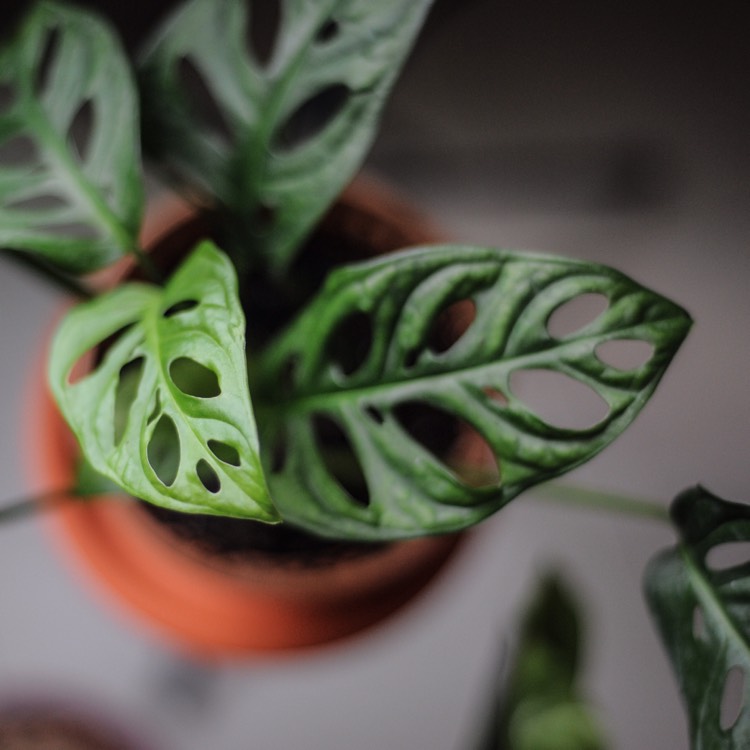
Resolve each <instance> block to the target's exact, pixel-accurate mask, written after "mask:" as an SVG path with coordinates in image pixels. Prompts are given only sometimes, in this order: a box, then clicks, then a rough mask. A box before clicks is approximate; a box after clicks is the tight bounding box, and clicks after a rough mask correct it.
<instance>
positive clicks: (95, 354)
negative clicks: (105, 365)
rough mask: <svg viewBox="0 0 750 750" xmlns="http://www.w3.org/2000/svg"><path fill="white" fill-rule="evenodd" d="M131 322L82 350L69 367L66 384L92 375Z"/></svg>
mask: <svg viewBox="0 0 750 750" xmlns="http://www.w3.org/2000/svg"><path fill="white" fill-rule="evenodd" d="M132 327H133V324H132V323H129V324H128V325H126V326H123V327H122V328H120V329H118V330H117V331H115V332H114V333H113V334H112V335H111V336H108V337H107V338H106V339H105V340H104V341H101V342H99V343H98V344H97V345H96V346H92V347H91V349H89V350H88V351H86V352H84V353H83V354H82V355H81V356H80V357H79V358H78V359H77V360H76V361H75V363H74V364H73V367H71V368H70V372H69V373H68V377H67V378H66V381H67V383H68V385H75V384H76V383H79V382H80V381H81V380H83V379H84V378H86V377H88V376H89V375H92V374H93V373H94V372H96V370H97V369H98V368H99V365H101V363H102V362H103V361H104V357H105V356H106V353H107V351H108V350H109V349H111V348H112V347H113V346H114V345H115V344H116V343H117V342H118V341H119V340H120V339H121V338H122V337H123V336H124V335H125V334H126V333H127V332H128V331H129V330H130V329H131V328H132Z"/></svg>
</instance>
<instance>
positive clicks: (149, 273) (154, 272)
mask: <svg viewBox="0 0 750 750" xmlns="http://www.w3.org/2000/svg"><path fill="white" fill-rule="evenodd" d="M130 252H131V254H132V255H133V257H134V258H135V260H136V262H137V263H138V265H139V266H140V268H141V270H142V271H143V273H145V274H146V277H147V278H148V280H149V281H152V282H153V283H154V284H161V283H162V282H163V281H164V276H163V275H162V273H161V271H159V269H158V268H157V267H156V265H155V264H154V261H153V260H152V258H151V256H150V255H149V254H148V253H144V252H143V250H142V249H141V248H140V247H134V248H133V249H132V250H131V251H130Z"/></svg>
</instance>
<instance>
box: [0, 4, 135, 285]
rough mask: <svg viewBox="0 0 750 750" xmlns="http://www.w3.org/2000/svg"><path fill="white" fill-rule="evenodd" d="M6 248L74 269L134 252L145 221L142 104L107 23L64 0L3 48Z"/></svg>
mask: <svg viewBox="0 0 750 750" xmlns="http://www.w3.org/2000/svg"><path fill="white" fill-rule="evenodd" d="M0 87H3V88H4V89H5V90H6V93H7V94H8V101H7V103H6V104H5V105H4V106H3V105H2V104H1V103H0V106H2V110H0V156H1V157H2V158H0V247H5V248H9V249H13V250H21V251H30V252H33V253H37V254H39V255H40V256H42V257H44V258H45V259H47V260H49V261H52V262H54V263H56V264H58V265H59V266H61V267H63V268H66V269H68V270H71V271H75V272H86V271H92V270H94V269H96V268H99V267H101V266H103V265H106V264H107V263H109V262H110V261H112V260H114V259H115V258H117V257H119V256H121V255H122V254H124V253H126V252H128V251H130V250H132V249H133V247H134V246H135V244H136V238H137V235H138V230H139V227H140V220H141V213H142V204H143V187H142V184H141V181H140V175H139V135H138V128H139V126H138V102H137V99H136V96H135V86H134V83H133V81H132V79H131V76H130V70H129V68H128V63H127V59H126V57H125V53H124V52H123V51H122V50H121V48H120V45H119V43H118V40H117V38H116V36H115V35H114V34H113V32H112V31H111V30H110V28H109V26H107V25H106V24H105V23H104V22H102V21H100V20H98V19H96V18H95V17H92V16H91V15H90V14H89V13H84V12H82V11H79V10H75V9H72V8H67V7H65V6H63V5H59V4H57V3H55V2H41V3H39V4H38V5H37V6H36V7H35V8H34V10H33V11H32V12H31V13H30V15H29V17H28V18H27V20H26V22H25V24H24V25H23V26H22V28H21V30H20V32H19V34H18V36H17V38H16V39H15V41H14V43H13V44H11V45H9V46H7V47H5V48H3V49H2V50H0Z"/></svg>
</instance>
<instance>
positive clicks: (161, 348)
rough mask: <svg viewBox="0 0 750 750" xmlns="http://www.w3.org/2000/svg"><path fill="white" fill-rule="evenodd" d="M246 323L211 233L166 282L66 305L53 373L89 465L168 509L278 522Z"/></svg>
mask: <svg viewBox="0 0 750 750" xmlns="http://www.w3.org/2000/svg"><path fill="white" fill-rule="evenodd" d="M244 331H245V324H244V318H243V315H242V311H241V308H240V305H239V300H238V298H237V282H236V277H235V273H234V269H233V267H232V265H231V263H230V262H229V260H228V259H227V258H226V256H225V255H224V254H223V253H221V252H220V251H219V250H218V249H217V248H216V247H215V246H214V245H213V244H212V243H210V242H203V243H202V244H201V245H199V246H198V247H197V248H196V250H195V251H194V252H193V253H192V255H191V256H190V257H189V258H188V259H187V260H186V261H185V262H184V263H183V265H182V266H180V268H179V269H178V271H177V272H176V273H175V275H174V276H173V277H172V278H171V279H170V281H169V282H168V283H167V285H166V286H165V287H164V288H163V289H162V288H159V287H155V286H151V285H147V284H140V283H130V284H126V285H124V286H122V287H119V288H118V289H116V290H115V291H113V292H110V293H108V294H106V295H103V296H101V297H99V298H97V299H96V300H93V301H92V302H89V303H86V304H84V305H80V306H78V307H77V308H75V309H74V310H72V311H71V312H70V313H69V314H68V315H67V317H66V318H65V319H64V320H63V323H62V325H61V327H60V329H59V331H58V333H57V335H56V337H55V340H54V342H53V348H52V353H51V356H50V382H51V386H52V390H53V393H54V395H55V397H56V399H57V402H58V404H59V405H60V408H61V410H62V412H63V414H64V416H65V418H66V419H67V420H68V422H69V424H70V425H71V427H72V429H73V431H74V432H75V434H76V436H77V437H78V440H79V442H80V443H81V446H82V449H83V451H84V453H85V456H86V459H87V460H88V461H89V462H90V464H91V466H92V467H93V469H94V470H95V471H97V472H99V473H100V474H102V475H103V476H105V477H107V478H109V479H111V480H112V481H114V482H115V483H117V484H118V485H119V486H120V487H122V488H123V489H124V490H125V491H126V492H128V493H130V494H131V495H133V496H135V497H138V498H141V499H143V500H146V501H148V502H151V503H154V504H156V505H161V506H163V507H166V508H171V509H173V510H179V511H184V512H190V513H205V514H215V515H226V516H233V517H240V518H253V519H256V520H261V521H268V522H275V521H277V520H278V514H277V513H276V511H275V510H274V508H273V506H272V504H271V501H270V499H269V496H268V491H267V488H266V484H265V480H264V477H263V472H262V469H261V467H260V459H259V457H258V439H257V434H256V429H255V420H254V416H253V411H252V405H251V403H250V397H249V391H248V386H247V368H246V363H245V332H244ZM102 348H103V349H104V352H103V353H102ZM87 359H88V364H89V369H87V370H86V371H85V372H84V373H83V374H80V373H77V371H76V368H77V367H78V365H79V363H80V362H86V360H87Z"/></svg>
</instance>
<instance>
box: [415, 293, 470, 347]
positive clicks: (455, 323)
mask: <svg viewBox="0 0 750 750" xmlns="http://www.w3.org/2000/svg"><path fill="white" fill-rule="evenodd" d="M476 314H477V308H476V305H475V304H474V302H473V300H470V299H462V300H457V301H456V302H453V303H451V304H450V305H448V306H447V307H445V308H443V309H442V310H441V311H440V312H439V313H438V315H437V316H436V317H435V319H434V320H433V321H432V326H431V328H430V333H429V334H428V337H427V346H429V347H430V349H432V351H433V352H435V353H436V354H440V353H442V352H445V351H448V349H450V348H451V347H452V346H453V345H454V344H455V343H456V342H457V341H458V340H459V339H460V338H461V336H463V335H464V333H466V330H467V329H468V327H469V326H470V325H471V324H472V323H473V322H474V319H475V318H476Z"/></svg>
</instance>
